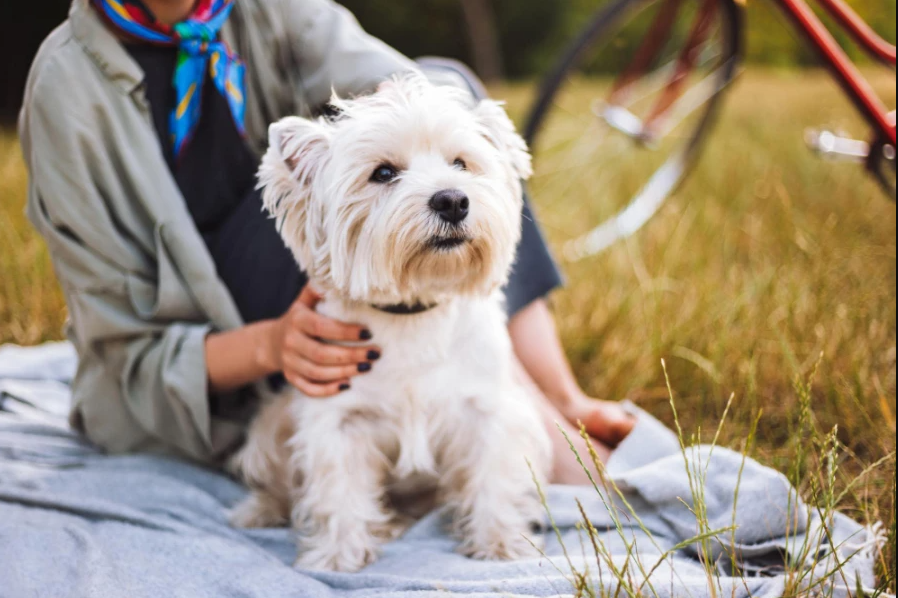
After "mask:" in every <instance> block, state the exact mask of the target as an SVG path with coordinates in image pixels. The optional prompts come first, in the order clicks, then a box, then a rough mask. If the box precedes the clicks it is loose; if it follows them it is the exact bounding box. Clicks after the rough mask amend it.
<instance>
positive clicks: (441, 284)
mask: <svg viewBox="0 0 898 598" xmlns="http://www.w3.org/2000/svg"><path fill="white" fill-rule="evenodd" d="M333 101H334V104H335V105H336V107H337V108H338V110H339V111H340V116H339V117H337V118H336V119H331V120H328V119H320V120H318V121H314V122H313V121H307V120H303V119H299V118H290V119H285V120H284V121H281V122H280V123H277V124H275V125H273V126H272V128H271V135H270V137H271V139H270V141H271V147H270V149H269V151H268V153H267V154H266V155H265V158H264V160H263V163H262V167H261V169H260V184H261V186H262V187H264V193H263V197H264V201H265V206H266V208H267V209H268V210H269V211H270V213H271V214H272V215H273V216H274V217H275V218H276V219H277V224H278V226H279V227H280V230H281V234H282V236H283V237H284V239H285V242H286V243H287V245H288V246H289V247H290V248H291V249H292V251H293V253H294V254H295V256H296V259H297V261H298V262H299V264H300V265H301V266H302V267H303V268H304V269H305V270H306V271H307V272H308V273H309V278H310V281H311V284H312V285H313V286H314V287H315V288H316V289H317V290H319V291H322V292H324V294H325V296H326V300H325V302H324V303H322V304H321V305H319V310H322V311H324V312H325V314H326V315H328V316H330V317H332V318H336V319H341V320H346V321H359V322H362V323H365V324H366V325H368V326H369V327H370V328H371V330H373V331H374V334H375V335H376V337H377V340H378V342H380V343H382V345H383V347H384V349H385V351H384V355H383V357H382V359H381V360H380V361H379V362H378V363H377V366H376V367H375V369H374V371H372V372H371V373H370V374H366V375H365V376H364V377H360V378H357V379H355V380H354V381H353V385H352V388H351V389H350V390H349V391H348V392H346V393H343V394H342V395H340V397H338V398H332V399H329V400H326V401H317V400H314V401H313V400H308V399H304V398H303V397H301V396H298V395H285V396H282V397H280V398H278V400H277V401H275V402H273V403H272V404H270V405H266V406H265V407H264V408H263V410H262V413H261V414H260V415H259V417H258V418H257V419H256V420H255V421H254V422H253V425H252V427H251V430H250V433H249V439H248V442H247V444H246V446H245V447H244V449H243V450H242V451H241V452H240V453H239V454H238V455H237V456H236V458H235V460H234V463H233V466H234V467H235V468H236V469H237V471H238V472H239V473H241V474H242V476H243V478H244V480H246V481H247V482H248V483H249V484H250V485H251V486H253V487H254V489H255V492H254V493H253V494H252V496H251V497H250V498H249V499H248V500H247V501H245V502H244V503H243V504H241V505H240V506H239V507H238V508H237V509H236V510H235V511H234V512H233V513H232V521H234V523H235V524H238V525H243V526H268V525H277V524H281V523H284V522H287V521H290V523H291V524H292V525H293V527H294V528H295V529H296V530H298V531H299V532H300V547H301V555H300V559H299V561H298V562H299V564H300V565H302V566H304V567H310V568H320V569H333V570H350V571H351V570H357V569H358V568H360V567H362V566H364V565H365V564H367V563H369V562H371V560H372V559H374V558H375V557H376V555H377V552H378V547H379V546H380V544H381V543H382V542H384V541H385V540H387V539H389V538H391V537H395V535H396V534H398V533H401V532H402V529H403V522H402V521H401V520H400V519H399V518H397V516H398V515H399V513H397V509H396V508H393V506H390V505H389V504H388V501H386V500H385V493H386V492H387V491H388V489H389V488H387V487H388V486H390V487H391V488H392V490H396V489H397V487H398V488H403V491H402V493H405V494H407V493H408V492H407V490H412V491H413V492H412V493H414V491H417V490H418V489H420V486H421V485H420V484H419V483H418V478H420V476H424V477H425V478H427V477H429V478H430V482H431V483H432V484H435V485H436V486H437V487H438V489H439V495H440V496H439V498H440V500H441V502H443V503H445V504H446V505H447V506H449V507H450V510H451V511H453V512H454V518H453V529H454V531H455V534H456V536H457V537H458V538H459V539H460V540H461V543H460V547H459V550H460V551H461V552H463V553H465V554H467V555H471V556H475V557H479V558H514V557H516V556H521V555H523V554H526V553H527V552H529V551H530V549H531V548H532V546H531V544H530V543H529V540H528V538H527V536H528V534H529V532H530V528H529V524H530V523H531V522H534V521H536V520H538V519H539V518H540V516H541V506H540V503H539V500H538V498H537V496H536V493H535V488H534V487H533V483H532V480H533V478H534V476H535V478H536V479H537V480H538V481H539V482H542V483H544V482H545V478H546V475H547V473H548V470H549V467H550V465H549V464H550V462H551V461H550V459H551V444H550V442H549V439H548V437H547V434H546V431H545V430H544V428H543V426H542V424H541V422H540V417H539V412H538V410H537V408H536V406H535V404H534V402H533V400H532V399H533V395H532V394H531V393H529V392H528V391H527V390H526V389H525V388H523V387H522V386H521V385H520V384H518V382H517V381H516V380H515V379H514V375H513V359H514V357H513V351H512V348H511V341H510V339H509V338H508V331H507V328H506V322H505V314H504V311H503V309H502V306H501V304H500V301H501V294H499V293H496V290H497V289H498V288H499V287H500V286H502V285H503V284H504V283H505V282H506V281H507V279H508V274H509V270H510V268H511V265H512V261H513V259H514V254H515V248H516V246H517V243H518V242H519V240H520V235H521V208H522V187H521V179H525V178H527V177H528V176H529V175H530V157H529V154H528V153H527V148H526V144H525V143H524V141H523V140H522V139H521V138H520V137H519V136H518V135H517V134H516V133H515V131H514V127H513V126H512V124H511V121H510V120H509V118H508V116H507V115H506V114H505V111H504V110H503V109H502V108H501V106H500V105H499V104H497V103H495V102H491V101H486V102H482V103H480V104H479V105H477V106H471V105H470V104H469V103H468V98H467V96H465V95H463V94H462V93H461V92H454V91H451V90H447V89H445V88H442V89H438V88H434V87H431V86H430V84H428V83H426V82H425V81H423V80H422V79H420V78H419V77H417V76H409V77H405V78H401V79H398V80H394V81H392V82H390V83H387V84H385V85H384V86H382V87H381V88H380V90H379V92H378V93H377V94H376V95H374V96H371V97H367V98H361V99H357V100H353V101H348V102H344V101H340V100H338V99H334V100H333ZM459 160H461V161H463V163H464V166H465V167H464V168H461V167H460V164H461V163H460V162H457V161H459ZM381 164H390V165H392V166H394V167H395V168H396V169H397V171H398V172H399V176H398V178H396V179H395V181H394V182H392V183H390V184H381V183H377V182H373V181H372V173H373V172H375V170H376V169H377V168H378V167H379V166H380V165H381ZM445 190H453V191H456V192H461V193H463V194H464V195H465V196H467V197H468V199H469V201H470V208H469V214H468V217H467V218H465V219H464V220H463V221H462V222H460V223H459V224H457V225H452V224H449V223H448V222H447V221H445V220H443V219H441V218H440V216H439V215H438V214H437V213H436V211H435V210H434V209H433V208H432V207H431V206H430V203H431V199H432V198H433V197H434V195H435V194H437V193H438V192H440V191H445ZM401 303H405V304H416V303H423V304H436V307H435V308H434V309H433V310H432V311H428V312H426V313H424V314H419V315H415V316H395V315H390V314H387V313H384V312H383V311H379V310H377V309H373V308H372V306H388V305H393V304H401ZM527 460H529V462H530V463H531V464H532V467H533V469H532V471H531V469H530V468H529V467H528V465H527ZM394 483H395V484H398V486H395V485H394ZM425 489H426V488H425ZM394 506H395V505H394Z"/></svg>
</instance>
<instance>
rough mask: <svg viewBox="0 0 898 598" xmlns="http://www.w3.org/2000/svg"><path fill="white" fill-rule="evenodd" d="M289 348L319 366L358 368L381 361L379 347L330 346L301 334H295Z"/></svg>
mask: <svg viewBox="0 0 898 598" xmlns="http://www.w3.org/2000/svg"><path fill="white" fill-rule="evenodd" d="M289 348H290V350H291V351H292V352H294V353H296V354H298V355H300V356H302V357H303V358H305V359H306V360H308V361H310V362H312V363H315V364H318V365H328V366H335V365H345V366H357V365H359V364H362V363H370V362H373V361H377V360H378V359H380V349H378V348H377V347H343V346H340V345H328V344H326V343H322V342H321V341H319V340H317V339H314V338H312V337H310V336H307V335H305V334H303V333H301V332H297V333H295V337H293V338H291V339H290V341H289Z"/></svg>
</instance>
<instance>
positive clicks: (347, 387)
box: [340, 384, 351, 392]
mask: <svg viewBox="0 0 898 598" xmlns="http://www.w3.org/2000/svg"><path fill="white" fill-rule="evenodd" d="M350 388H351V387H350V386H349V385H348V384H341V385H340V392H346V391H347V390H349V389H350Z"/></svg>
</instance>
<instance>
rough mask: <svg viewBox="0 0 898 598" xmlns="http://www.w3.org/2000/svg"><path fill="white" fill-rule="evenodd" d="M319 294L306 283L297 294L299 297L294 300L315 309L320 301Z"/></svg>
mask: <svg viewBox="0 0 898 598" xmlns="http://www.w3.org/2000/svg"><path fill="white" fill-rule="evenodd" d="M321 299H322V297H321V295H319V294H318V293H317V292H315V289H313V288H312V286H311V285H308V284H307V285H306V286H305V287H303V289H302V293H300V294H299V299H297V300H296V302H297V303H302V304H303V305H305V306H306V307H307V308H309V309H312V310H313V309H315V306H316V305H318V304H319V303H321Z"/></svg>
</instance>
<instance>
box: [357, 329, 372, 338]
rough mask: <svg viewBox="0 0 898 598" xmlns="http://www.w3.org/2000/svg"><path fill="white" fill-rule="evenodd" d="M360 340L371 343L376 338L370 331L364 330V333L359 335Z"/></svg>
mask: <svg viewBox="0 0 898 598" xmlns="http://www.w3.org/2000/svg"><path fill="white" fill-rule="evenodd" d="M359 338H360V339H361V340H363V341H370V340H371V339H372V338H374V335H373V334H371V331H370V330H362V333H361V334H359Z"/></svg>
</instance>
